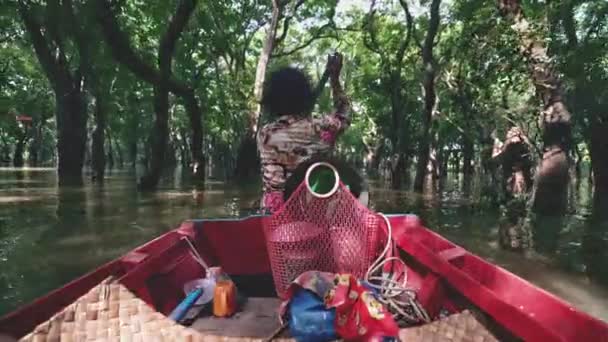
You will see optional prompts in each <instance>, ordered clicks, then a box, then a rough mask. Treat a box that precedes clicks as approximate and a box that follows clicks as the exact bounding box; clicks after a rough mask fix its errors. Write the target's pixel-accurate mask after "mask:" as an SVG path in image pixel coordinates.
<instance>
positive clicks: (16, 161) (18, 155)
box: [13, 127, 30, 167]
mask: <svg viewBox="0 0 608 342" xmlns="http://www.w3.org/2000/svg"><path fill="white" fill-rule="evenodd" d="M29 138H30V136H29V128H27V127H25V128H24V131H23V132H22V134H21V136H20V137H19V140H18V141H17V145H15V152H14V153H13V166H14V167H23V152H24V151H25V145H26V144H27V142H28V140H29Z"/></svg>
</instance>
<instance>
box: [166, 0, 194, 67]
mask: <svg viewBox="0 0 608 342" xmlns="http://www.w3.org/2000/svg"><path fill="white" fill-rule="evenodd" d="M195 7H196V0H181V1H180V2H179V4H178V5H177V10H176V12H175V15H174V16H173V17H172V18H171V20H170V21H169V26H168V27H167V31H165V34H164V35H163V37H162V38H161V39H160V44H159V47H158V65H159V67H160V72H161V76H162V77H165V78H168V77H169V76H170V75H171V60H172V59H173V54H174V53H175V47H176V45H177V41H178V40H179V37H180V36H181V34H182V32H183V31H184V28H185V27H186V25H187V24H188V20H189V19H190V16H191V15H192V12H194V8H195Z"/></svg>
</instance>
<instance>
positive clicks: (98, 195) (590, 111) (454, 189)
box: [0, 0, 608, 321]
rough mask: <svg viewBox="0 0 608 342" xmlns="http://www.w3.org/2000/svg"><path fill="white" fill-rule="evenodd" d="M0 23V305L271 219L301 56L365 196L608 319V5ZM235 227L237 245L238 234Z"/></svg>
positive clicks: (334, 3) (303, 7)
mask: <svg viewBox="0 0 608 342" xmlns="http://www.w3.org/2000/svg"><path fill="white" fill-rule="evenodd" d="M0 6H1V7H2V11H1V12H0V13H1V16H0V25H1V27H2V30H1V32H0V166H1V167H0V315H2V314H4V313H7V312H9V311H10V310H12V309H14V308H16V307H18V306H19V305H22V304H25V303H27V302H29V301H31V300H33V299H35V298H36V297H38V296H41V295H43V294H44V293H46V292H48V291H50V290H52V289H54V288H56V287H58V286H60V285H62V284H64V283H66V282H68V281H70V280H72V279H74V278H75V277H78V276H80V275H82V274H84V273H86V272H88V271H90V270H92V269H94V268H95V267H97V266H99V265H101V264H103V263H105V262H107V261H109V260H111V259H113V258H116V257H119V256H120V255H122V254H124V253H125V252H127V251H128V250H130V249H132V248H134V247H136V246H137V245H139V244H141V243H144V242H146V241H148V240H150V239H152V238H154V237H156V236H158V235H160V234H162V233H163V232H166V231H168V230H169V229H172V228H174V227H176V226H177V225H178V224H179V223H180V222H182V221H184V220H187V219H190V218H201V217H242V216H246V215H251V214H256V213H258V212H259V210H258V208H259V207H260V204H259V202H260V196H261V175H260V161H259V156H258V152H257V147H256V134H257V132H258V129H259V128H260V127H261V126H262V125H264V124H265V123H267V122H269V120H271V118H269V117H268V115H266V114H265V111H264V108H263V107H262V106H261V104H260V101H261V97H262V95H263V92H264V82H265V79H266V77H267V75H268V74H269V73H270V72H272V71H273V70H277V69H278V68H281V67H284V66H295V67H297V68H300V69H301V70H303V71H305V73H306V74H307V75H308V77H309V79H310V81H311V83H312V84H313V85H314V88H315V96H316V102H315V110H314V113H313V116H315V115H321V114H323V113H328V112H330V111H331V110H332V104H333V103H332V97H331V91H330V86H329V82H328V78H329V75H328V72H327V70H326V64H327V60H328V55H330V54H332V53H334V52H336V51H338V52H340V53H342V54H343V56H344V65H343V70H342V75H341V80H342V82H343V83H344V89H345V93H346V94H347V95H348V97H349V98H350V101H351V102H352V108H353V112H352V114H351V115H352V123H351V125H350V127H349V128H348V130H347V131H346V132H345V133H344V135H343V136H341V137H340V138H339V140H338V141H337V143H336V144H337V145H336V149H335V154H336V155H338V156H339V157H340V158H341V159H344V160H346V161H347V162H348V163H349V164H351V165H353V166H354V167H356V168H357V170H359V171H360V172H361V174H362V175H364V177H365V178H366V179H367V180H368V183H369V188H370V207H372V208H373V209H374V210H376V211H381V212H385V213H413V214H416V215H419V216H420V217H421V218H422V220H423V222H424V223H425V225H426V226H428V227H429V228H430V229H432V230H434V231H436V232H438V233H440V234H441V235H443V236H445V237H447V238H448V239H450V240H452V241H454V242H455V243H457V244H459V245H462V246H463V247H465V248H467V249H469V250H471V251H472V252H474V253H476V254H478V255H480V256H481V257H483V258H484V259H486V260H489V261H491V262H493V263H496V264H498V265H500V266H502V267H504V268H506V269H508V270H510V271H512V272H514V273H515V274H518V275H519V276H521V277H523V278H525V279H527V280H529V281H531V282H532V283H534V284H536V285H538V286H540V287H542V288H544V289H546V290H548V291H549V292H551V293H554V294H556V295H557V296H559V297H561V298H563V299H565V300H567V301H568V302H570V303H571V304H573V305H574V306H576V307H579V308H581V309H582V310H584V311H587V312H589V313H590V314H592V315H593V316H596V317H599V318H601V319H603V320H605V321H608V268H607V267H606V264H607V263H608V152H607V151H608V2H606V1H604V0H563V1H536V0H493V1H482V0H239V1H229V0H218V1H200V0H167V1H144V0H120V1H116V0H46V1H34V0H15V1H2V2H1V3H0ZM234 238H235V239H238V237H236V236H235V237H234Z"/></svg>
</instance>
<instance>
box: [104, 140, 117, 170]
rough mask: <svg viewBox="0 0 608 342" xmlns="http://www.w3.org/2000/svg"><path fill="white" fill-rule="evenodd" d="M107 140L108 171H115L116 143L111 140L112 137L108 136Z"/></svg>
mask: <svg viewBox="0 0 608 342" xmlns="http://www.w3.org/2000/svg"><path fill="white" fill-rule="evenodd" d="M106 139H107V140H108V158H107V159H108V169H110V170H111V169H113V168H114V147H115V146H114V143H113V142H112V139H111V138H110V135H109V134H108V135H107V136H106Z"/></svg>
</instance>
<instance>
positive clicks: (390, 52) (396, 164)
mask: <svg viewBox="0 0 608 342" xmlns="http://www.w3.org/2000/svg"><path fill="white" fill-rule="evenodd" d="M399 2H400V5H401V7H402V9H403V11H404V13H405V16H406V26H405V28H404V27H403V25H399V29H398V33H397V34H396V38H397V39H399V44H398V45H397V46H396V50H394V49H391V44H389V43H387V44H381V43H380V42H379V39H378V31H379V30H378V27H377V25H376V24H375V22H376V20H375V16H376V12H377V10H376V8H375V5H376V1H375V0H373V1H372V2H371V4H370V10H369V14H368V18H367V20H366V22H365V23H364V27H363V32H364V36H363V43H364V45H365V47H366V48H367V49H368V50H370V51H371V52H373V53H375V54H376V55H378V57H379V59H380V64H381V70H382V74H381V77H380V80H381V83H382V86H383V89H385V90H386V91H387V92H388V93H389V98H390V108H391V119H390V122H391V128H390V142H391V147H392V156H393V157H392V158H391V170H390V171H391V184H392V187H393V188H399V187H401V186H402V184H403V179H404V177H405V172H406V170H405V168H406V165H407V161H406V149H407V146H408V141H407V138H406V137H407V134H406V132H405V130H406V127H405V124H406V122H405V121H406V120H405V110H406V108H405V103H406V102H405V99H404V97H405V96H404V94H403V84H404V80H403V66H404V57H405V52H406V50H407V48H408V46H409V43H410V41H411V38H412V36H413V34H414V32H413V31H414V27H413V25H414V20H413V18H412V16H411V14H410V11H409V8H408V5H407V2H406V1H405V0H400V1H399ZM404 34H405V39H403V38H402V37H403V35H404Z"/></svg>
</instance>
